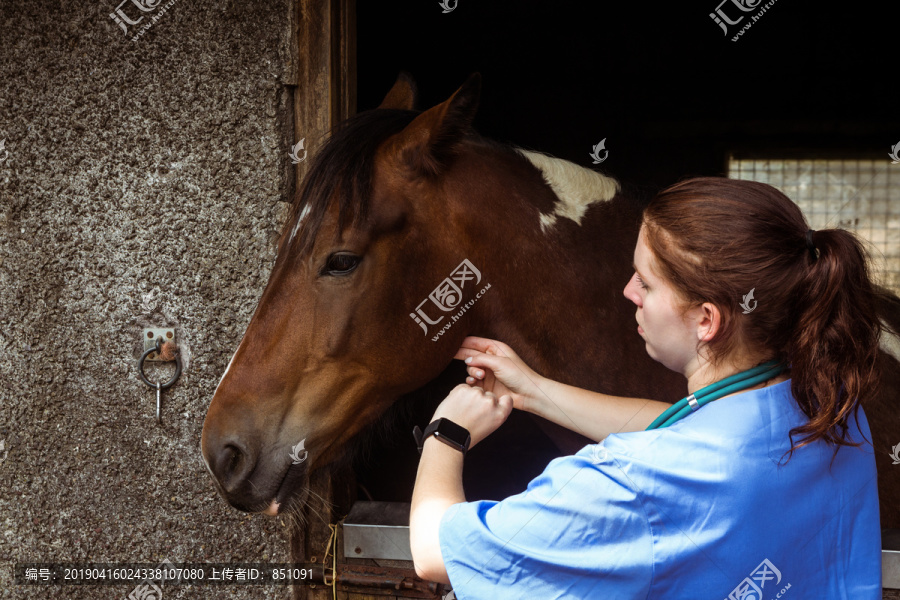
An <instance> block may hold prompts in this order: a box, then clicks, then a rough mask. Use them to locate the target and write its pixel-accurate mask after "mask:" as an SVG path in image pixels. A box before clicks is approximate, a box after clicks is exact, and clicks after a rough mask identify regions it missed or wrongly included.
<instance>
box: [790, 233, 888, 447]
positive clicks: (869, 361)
mask: <svg viewBox="0 0 900 600" xmlns="http://www.w3.org/2000/svg"><path fill="white" fill-rule="evenodd" d="M812 242H813V245H814V246H815V250H816V252H817V254H818V258H815V256H814V255H810V257H809V259H808V263H809V264H808V265H807V276H806V277H805V278H804V281H803V283H802V284H801V287H800V291H801V292H802V294H801V296H800V297H799V298H798V302H797V304H796V306H797V309H796V316H795V318H794V326H793V327H792V331H791V337H790V340H789V341H788V344H787V345H786V347H785V349H784V354H785V356H786V357H787V359H788V361H789V362H790V364H791V380H792V381H791V391H792V392H793V394H794V398H795V399H796V400H797V404H798V405H799V406H800V409H801V410H803V412H804V413H805V414H806V415H807V416H808V417H809V422H808V423H806V424H804V425H801V426H800V427H796V428H794V429H792V430H791V442H792V448H791V452H793V451H794V450H795V449H797V448H800V447H802V446H805V445H806V444H810V443H812V442H815V441H816V440H819V439H824V440H825V441H827V442H829V443H831V444H835V445H836V446H842V445H856V446H858V445H859V444H851V443H850V442H848V441H847V429H848V426H849V425H848V422H849V418H850V416H851V415H852V416H854V417H855V415H856V411H857V410H858V409H859V405H860V399H862V398H868V397H874V395H875V394H876V393H877V391H878V389H877V388H878V386H879V382H880V373H879V372H878V367H877V365H878V362H877V359H878V342H879V339H880V336H881V333H882V325H881V321H880V320H879V319H878V315H877V305H878V293H879V292H878V291H877V290H876V287H875V286H874V285H873V284H872V283H871V279H870V274H869V266H868V261H867V254H866V251H865V249H864V247H863V245H862V243H860V241H859V240H858V239H857V238H856V237H855V236H854V235H853V234H852V233H850V232H848V231H845V230H843V229H826V230H823V231H817V232H814V233H813V236H812ZM795 436H797V437H798V438H799V440H797V441H795V439H794V438H795Z"/></svg>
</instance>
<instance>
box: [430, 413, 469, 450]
mask: <svg viewBox="0 0 900 600" xmlns="http://www.w3.org/2000/svg"><path fill="white" fill-rule="evenodd" d="M436 433H437V434H438V435H439V436H442V437H444V438H447V439H448V440H451V441H453V442H454V443H456V444H458V445H459V446H460V447H462V448H468V447H469V440H470V439H471V438H470V437H469V432H468V430H467V429H466V428H465V427H460V426H459V425H457V424H456V423H454V422H453V421H450V420H449V419H441V422H440V423H439V424H438V428H437V431H436Z"/></svg>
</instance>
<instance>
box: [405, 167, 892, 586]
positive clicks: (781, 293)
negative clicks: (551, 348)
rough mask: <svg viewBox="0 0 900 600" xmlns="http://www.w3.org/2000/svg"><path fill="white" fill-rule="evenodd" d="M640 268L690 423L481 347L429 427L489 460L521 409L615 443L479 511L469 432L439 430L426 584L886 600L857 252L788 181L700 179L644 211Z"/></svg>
mask: <svg viewBox="0 0 900 600" xmlns="http://www.w3.org/2000/svg"><path fill="white" fill-rule="evenodd" d="M634 268H635V274H634V276H633V277H632V279H631V281H629V282H628V285H627V286H626V287H625V290H624V294H625V296H626V297H627V298H628V299H629V300H631V301H632V302H634V304H635V306H636V307H637V311H636V315H635V317H636V319H637V324H638V327H637V333H638V334H639V335H641V336H642V337H643V338H644V340H645V342H646V349H647V352H648V353H649V354H650V356H651V357H653V358H654V359H655V360H657V361H659V362H661V363H662V364H664V365H665V366H666V367H668V368H670V369H673V370H675V371H678V372H680V373H682V374H684V376H685V377H686V379H687V389H688V393H689V394H691V395H690V396H688V398H687V399H686V401H683V402H682V403H680V404H681V405H683V410H680V411H679V412H680V414H679V415H674V416H673V415H671V414H666V415H665V416H661V415H663V414H664V413H663V411H664V410H665V409H667V408H668V405H666V404H663V403H660V402H654V401H648V400H642V399H637V398H618V397H612V396H606V395H603V394H599V393H594V392H589V391H586V390H580V389H577V388H573V387H570V386H566V385H563V384H561V383H557V382H553V381H549V380H547V379H545V378H543V377H541V376H540V375H539V374H537V373H535V372H534V371H532V370H531V369H530V368H529V367H528V366H527V365H525V364H524V363H523V362H522V361H521V359H519V358H518V357H517V356H516V354H515V352H513V350H512V349H511V348H509V347H508V346H506V345H505V344H502V343H500V342H497V341H493V340H485V339H480V338H467V339H466V341H465V342H464V343H463V347H462V348H461V349H460V351H459V353H458V354H457V358H464V359H465V361H466V363H467V364H468V373H469V377H468V378H467V384H468V385H460V386H458V387H457V388H455V389H454V390H453V391H452V392H451V393H450V395H449V396H448V397H447V398H446V399H445V400H444V401H443V402H442V403H441V405H440V406H439V407H438V408H437V410H436V411H435V414H434V417H433V419H432V422H433V423H435V424H438V423H442V422H440V421H439V420H440V419H445V420H449V421H451V422H452V423H455V424H456V425H458V426H460V427H462V428H464V429H465V430H467V432H464V433H468V434H469V435H470V436H471V443H470V445H471V446H474V445H475V444H477V443H478V442H479V441H481V440H482V439H484V438H485V437H486V436H487V435H489V434H490V433H491V432H493V431H494V430H495V429H497V427H499V426H500V425H501V424H502V423H503V421H504V420H505V419H506V418H507V416H508V415H509V413H510V412H511V411H512V409H513V408H518V409H520V410H527V411H529V412H533V413H535V414H538V415H541V416H543V417H545V418H548V419H550V420H553V421H555V422H557V423H558V424H560V425H563V426H568V427H570V428H571V427H572V423H577V430H579V432H580V433H583V434H584V435H586V436H588V437H589V438H591V439H593V440H596V441H599V442H600V443H599V444H590V445H588V446H586V447H584V448H583V449H581V450H580V451H579V452H577V453H576V454H575V455H573V456H565V457H561V458H557V459H555V460H553V461H552V462H551V463H550V464H549V465H548V466H547V468H546V469H545V471H544V473H543V474H542V475H541V476H539V477H538V478H536V479H535V480H534V481H532V482H531V483H530V484H529V486H528V489H527V490H525V491H524V492H522V493H520V494H518V495H515V496H512V497H510V498H507V499H506V500H503V501H502V502H488V501H480V502H470V503H467V502H466V501H465V495H464V493H463V489H462V465H463V454H464V452H462V451H460V449H458V448H456V447H454V439H456V442H457V443H462V442H461V441H460V439H458V438H459V436H460V433H459V431H457V430H454V429H453V428H452V423H451V424H450V425H446V426H442V429H439V430H438V435H427V436H426V437H425V439H424V440H422V443H421V445H422V457H421V462H420V464H419V471H418V475H417V479H416V487H415V490H414V492H413V499H412V512H411V516H410V536H411V540H410V541H411V546H412V552H413V560H414V562H415V565H416V571H417V572H418V573H419V575H420V576H422V577H423V578H425V579H429V580H434V581H444V582H448V581H449V582H450V583H451V584H452V585H453V588H454V591H455V592H456V595H457V597H459V598H462V599H464V600H473V599H481V598H490V599H491V600H499V599H501V598H515V599H521V598H536V599H541V600H545V599H550V598H604V599H610V598H667V599H668V598H711V599H715V600H721V599H722V598H728V599H738V598H740V599H750V598H752V599H753V600H760V599H761V598H766V599H768V598H798V599H799V598H853V599H864V598H880V597H881V557H880V548H881V539H880V528H879V518H878V496H877V488H876V476H875V460H874V456H873V453H872V447H871V443H870V440H871V436H870V434H869V427H868V423H867V421H866V417H865V414H864V413H863V411H862V410H860V409H859V408H860V402H865V401H866V399H867V398H868V397H870V396H871V395H872V394H873V393H874V390H875V388H876V386H877V384H878V380H879V377H878V375H879V374H878V373H877V371H876V367H875V365H876V362H875V358H876V354H877V347H878V339H879V335H880V333H881V324H880V322H879V320H878V318H877V316H876V314H875V291H874V288H873V285H872V284H871V282H870V279H869V274H868V270H867V263H866V254H865V251H864V250H863V247H862V246H861V244H860V243H859V242H858V241H857V240H856V238H855V237H854V236H853V235H852V234H850V233H848V232H846V231H843V230H840V229H828V230H823V231H817V232H813V231H812V230H809V229H808V228H807V225H806V223H805V220H804V218H803V214H802V213H801V211H800V210H799V209H798V208H797V206H796V205H795V204H794V203H793V202H791V201H790V200H789V199H788V198H787V197H785V196H784V195H783V194H781V193H780V192H779V191H778V190H776V189H775V188H773V187H770V186H768V185H765V184H761V183H755V182H748V181H739V180H729V179H722V178H698V179H692V180H688V181H684V182H681V183H679V184H676V185H674V186H672V187H670V188H669V189H667V190H665V191H663V192H662V193H660V194H659V195H658V196H657V197H656V198H655V199H654V200H653V201H652V202H651V203H650V204H649V205H648V207H647V208H646V209H645V211H644V215H643V220H642V225H641V229H640V234H639V238H638V241H637V246H636V247H635V250H634ZM626 360H627V359H626ZM760 365H761V366H760ZM748 373H749V374H748ZM741 374H743V375H741ZM735 378H737V380H738V381H737V383H735V384H733V385H730V386H728V387H725V388H724V389H719V390H715V386H713V388H712V392H711V391H710V389H709V386H710V385H711V384H714V383H715V382H721V381H723V380H726V379H727V381H726V383H730V382H732V381H734V380H735ZM676 409H677V407H676ZM663 421H665V422H663ZM661 422H662V423H661ZM620 423H626V426H624V427H621V426H620V425H617V424H620ZM660 425H661V426H660ZM434 426H435V425H432V426H430V428H429V429H431V428H433V427H434ZM426 434H431V431H429V430H426ZM462 437H463V438H464V437H465V436H464V435H463V436H462ZM601 440H602V441H601ZM442 441H443V442H446V443H441V442H442Z"/></svg>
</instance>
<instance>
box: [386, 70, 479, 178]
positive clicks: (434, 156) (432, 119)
mask: <svg viewBox="0 0 900 600" xmlns="http://www.w3.org/2000/svg"><path fill="white" fill-rule="evenodd" d="M480 93H481V75H480V74H479V73H472V74H471V75H469V78H468V79H466V82H465V83H463V84H462V85H461V86H460V88H459V89H458V90H456V92H454V93H453V95H452V96H450V97H449V98H448V99H447V100H445V101H444V102H441V103H440V104H438V105H437V106H433V107H431V108H429V109H428V110H426V111H425V112H423V113H421V114H420V115H419V116H417V117H416V118H415V119H413V121H412V123H410V124H409V125H407V126H406V128H405V129H404V130H403V131H401V132H400V133H399V134H397V137H396V141H395V143H396V144H397V145H396V146H395V149H396V151H397V152H398V153H399V155H400V157H401V160H402V161H403V163H404V164H405V165H406V166H407V167H409V168H410V169H411V170H413V171H414V172H417V173H425V174H427V175H436V174H437V173H439V172H440V170H441V167H442V166H443V165H444V164H445V162H446V160H447V159H448V158H449V157H450V155H451V154H452V153H453V150H454V148H455V147H456V145H457V144H458V142H459V141H460V140H461V139H462V138H463V136H464V135H465V133H466V130H468V129H470V128H471V127H472V120H473V119H474V118H475V112H476V111H477V110H478V98H479V96H480Z"/></svg>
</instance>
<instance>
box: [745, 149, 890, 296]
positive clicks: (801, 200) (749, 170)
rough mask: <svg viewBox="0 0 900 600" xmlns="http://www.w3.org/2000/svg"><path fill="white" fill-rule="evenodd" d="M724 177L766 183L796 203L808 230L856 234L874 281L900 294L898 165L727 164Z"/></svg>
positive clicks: (851, 161) (785, 161) (829, 162)
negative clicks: (866, 252) (866, 253)
mask: <svg viewBox="0 0 900 600" xmlns="http://www.w3.org/2000/svg"><path fill="white" fill-rule="evenodd" d="M728 176H729V177H731V178H734V179H749V180H752V181H759V182H762V183H768V184H769V185H773V186H775V187H776V188H778V189H779V190H781V191H782V192H783V193H784V194H785V195H786V196H787V197H788V198H790V199H791V200H793V201H794V202H796V203H797V205H798V206H799V207H800V209H801V210H802V211H803V214H804V215H805V216H806V221H807V222H808V223H809V226H810V227H811V228H812V229H829V228H833V227H840V228H843V229H847V230H849V231H853V232H856V233H857V234H858V236H859V237H860V238H861V239H862V240H864V242H867V243H866V246H867V249H868V250H869V253H870V256H871V257H872V273H873V275H874V277H875V278H876V281H877V282H878V283H880V284H881V285H884V286H885V287H888V288H890V289H891V290H892V291H893V292H894V293H896V294H900V165H897V164H891V160H890V159H888V158H885V159H884V160H880V159H874V160H856V159H848V160H843V159H841V160H835V159H822V160H819V159H802V158H800V159H768V158H766V159H761V158H735V157H734V156H730V157H729V160H728Z"/></svg>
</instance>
